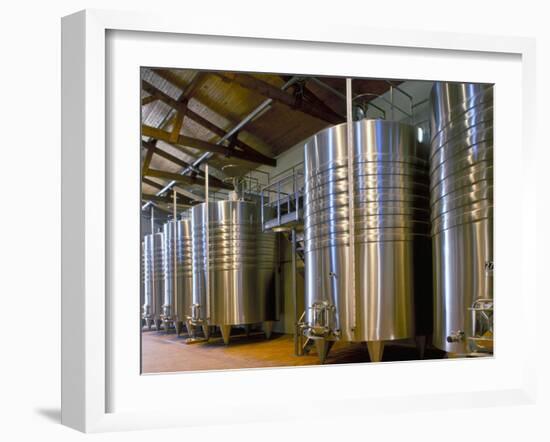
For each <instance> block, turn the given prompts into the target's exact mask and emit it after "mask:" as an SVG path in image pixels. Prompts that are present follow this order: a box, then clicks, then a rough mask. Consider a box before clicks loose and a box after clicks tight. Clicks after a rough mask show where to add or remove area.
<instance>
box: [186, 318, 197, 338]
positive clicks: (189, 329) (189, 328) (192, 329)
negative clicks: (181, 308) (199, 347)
mask: <svg viewBox="0 0 550 442" xmlns="http://www.w3.org/2000/svg"><path fill="white" fill-rule="evenodd" d="M185 327H186V328H187V334H188V335H189V337H190V338H194V337H195V327H193V325H192V324H191V321H185Z"/></svg>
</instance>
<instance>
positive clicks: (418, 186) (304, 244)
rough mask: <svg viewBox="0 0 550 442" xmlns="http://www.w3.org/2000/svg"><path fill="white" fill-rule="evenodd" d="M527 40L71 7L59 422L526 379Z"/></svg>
mask: <svg viewBox="0 0 550 442" xmlns="http://www.w3.org/2000/svg"><path fill="white" fill-rule="evenodd" d="M533 47H534V46H533V42H532V41H530V40H528V39H520V38H502V39H498V40H495V39H492V38H489V37H482V36H473V35H460V38H458V36H456V35H454V34H444V33H442V34H428V33H423V32H420V31H419V32H404V31H402V32H399V33H391V32H388V31H380V30H377V31H376V32H375V31H373V30H369V29H368V28H365V29H361V30H357V29H351V28H346V27H338V26H336V27H334V28H333V29H332V30H331V31H330V32H329V33H328V34H327V33H320V32H318V30H317V29H316V28H315V27H313V26H304V27H303V28H301V29H293V28H291V27H288V28H286V27H284V26H283V27H278V28H276V29H275V28H271V27H269V26H268V27H265V28H262V29H261V30H259V29H257V28H254V27H250V28H249V29H247V28H241V29H239V31H238V34H235V33H234V31H233V30H232V28H231V27H230V26H227V27H226V28H223V27H219V26H213V25H212V24H210V25H209V24H208V23H207V22H202V21H201V20H197V21H196V22H193V23H192V24H191V23H188V24H186V25H185V26H182V25H180V24H179V23H178V22H177V20H175V19H172V18H170V17H156V16H154V15H142V14H128V13H114V12H107V11H85V12H80V13H77V14H75V15H72V16H69V17H66V18H64V19H63V189H62V190H63V196H62V203H63V235H62V237H63V249H62V251H63V278H62V283H63V333H62V334H63V342H62V344H63V345H62V348H63V380H62V385H63V395H62V400H63V404H62V405H63V406H62V420H63V423H64V424H66V425H68V426H71V427H74V428H77V429H79V430H82V431H107V430H110V429H125V428H127V429H137V428H155V427H165V426H185V425H202V424H208V423H209V422H211V421H212V420H215V421H216V422H218V423H220V422H249V421H257V420H265V419H285V418H298V417H299V418H300V419H304V418H306V419H307V418H308V416H316V417H319V416H326V417H327V418H330V416H334V415H335V413H336V414H337V415H350V414H351V415H354V414H368V413H371V412H373V411H374V410H380V409H384V410H387V411H388V412H393V411H398V410H405V409H408V408H414V407H416V408H418V407H421V408H424V409H425V408H433V409H437V408H441V407H444V408H447V407H468V406H469V405H470V404H471V403H472V401H475V403H476V404H477V405H479V406H487V405H493V404H497V403H503V402H504V403H529V402H530V401H532V395H533V388H534V387H533V386H534V379H533V375H532V363H533V361H528V360H526V359H525V358H523V357H521V356H520V355H518V351H517V349H518V348H520V347H522V348H524V349H525V348H528V347H529V346H530V345H534V344H533V343H532V342H530V341H529V339H528V338H529V337H533V336H534V325H533V324H532V323H531V322H530V321H529V315H528V311H529V308H531V307H532V306H533V305H534V302H535V301H534V296H535V291H534V290H532V284H533V282H532V278H530V277H529V272H531V271H532V270H530V269H529V267H528V266H526V265H522V266H521V267H520V266H518V260H519V262H522V263H523V262H524V259H525V253H526V248H525V244H527V243H528V242H529V241H531V240H532V235H533V233H532V232H530V227H529V223H530V221H529V218H528V215H527V213H528V211H526V212H520V213H524V215H522V216H518V215H517V213H518V201H522V203H521V204H527V203H528V201H529V200H528V197H527V196H526V194H527V190H526V189H527V187H520V186H517V185H516V184H515V183H514V182H513V181H512V180H508V179H507V178H506V177H508V176H511V175H513V174H516V175H517V174H520V175H521V174H523V173H524V169H523V168H522V167H523V166H524V165H526V164H528V162H529V161H531V160H530V158H531V155H533V150H532V149H533V143H532V139H531V138H530V135H529V132H530V131H529V127H530V125H531V124H532V122H531V121H532V112H533V111H532V108H531V107H530V105H529V104H530V103H531V102H532V100H534V89H533V87H534V86H533V83H532V82H531V81H530V79H531V78H532V76H533V75H534V71H533V64H534V60H533V58H534V49H533ZM511 110H513V112H511ZM522 179H523V180H524V182H529V180H532V179H533V178H532V177H529V176H523V175H522ZM510 232H514V235H510ZM518 269H520V270H518ZM518 324H521V329H522V335H521V336H520V335H518V333H517V332H516V331H515V330H517V327H518ZM213 397H215V403H216V406H215V407H211V406H209V405H210V404H211V403H212V400H213ZM182 398H189V399H182ZM253 403H256V404H257V403H261V404H262V405H261V406H260V407H258V406H254V407H251V406H250V404H253ZM228 407H243V409H246V413H242V414H240V415H239V416H235V415H231V416H229V415H228V414H227V413H226V410H227V409H228ZM205 410H208V412H206V411H205Z"/></svg>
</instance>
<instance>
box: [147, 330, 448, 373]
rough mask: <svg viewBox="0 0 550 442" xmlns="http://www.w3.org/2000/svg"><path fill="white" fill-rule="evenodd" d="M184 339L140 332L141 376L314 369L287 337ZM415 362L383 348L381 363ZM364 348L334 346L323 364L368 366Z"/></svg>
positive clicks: (412, 354) (431, 355)
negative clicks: (267, 338)
mask: <svg viewBox="0 0 550 442" xmlns="http://www.w3.org/2000/svg"><path fill="white" fill-rule="evenodd" d="M185 340H186V335H185V334H183V335H182V336H180V337H176V334H175V333H174V331H171V332H170V333H169V334H165V333H164V332H163V331H161V332H156V331H154V330H153V331H143V332H142V372H143V373H166V372H176V371H193V370H224V369H238V368H259V367H288V366H300V365H317V364H319V359H318V357H317V354H316V352H315V348H314V347H313V349H312V350H311V352H310V354H309V355H306V356H300V357H296V356H294V352H293V348H294V346H293V338H292V336H291V335H282V334H275V333H274V334H273V336H272V337H271V339H269V340H266V339H265V336H264V334H263V333H261V332H259V333H252V334H250V336H246V335H245V334H244V333H243V332H241V330H239V329H234V330H233V331H232V335H231V342H230V343H229V345H227V346H226V345H224V343H223V341H222V338H221V336H220V335H219V334H215V335H214V336H213V337H211V339H210V341H209V342H201V343H195V344H186V343H185ZM442 356H443V354H442V353H441V352H437V351H435V350H430V349H427V350H426V354H425V358H427V359H436V358H437V359H439V358H441V357H442ZM415 359H418V351H417V350H416V348H414V347H412V346H403V345H386V347H385V350H384V357H383V361H407V360H415ZM369 361H370V360H369V355H368V352H367V348H366V345H365V344H357V343H353V344H350V343H343V342H337V343H336V344H335V345H334V346H333V347H332V350H331V351H330V353H329V355H328V357H327V360H326V362H325V364H348V363H354V362H369Z"/></svg>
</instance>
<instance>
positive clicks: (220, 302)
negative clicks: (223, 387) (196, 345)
mask: <svg viewBox="0 0 550 442" xmlns="http://www.w3.org/2000/svg"><path fill="white" fill-rule="evenodd" d="M206 207H207V205H206V203H203V204H199V205H197V206H194V207H193V208H192V209H191V217H192V223H193V302H194V304H196V305H199V306H200V317H201V319H202V320H207V322H208V324H209V325H239V324H252V323H257V322H262V321H273V320H275V319H276V318H277V312H276V299H275V260H276V242H275V234H273V233H267V232H266V233H262V231H261V222H260V213H259V207H258V205H257V204H255V203H253V202H248V201H216V202H210V203H208V220H209V257H208V258H209V259H208V261H209V267H208V274H209V285H210V286H209V291H210V296H209V297H207V296H206V275H207V272H206V270H207V267H206V265H207V263H206V253H205V251H206V234H207V225H206ZM222 332H223V330H222Z"/></svg>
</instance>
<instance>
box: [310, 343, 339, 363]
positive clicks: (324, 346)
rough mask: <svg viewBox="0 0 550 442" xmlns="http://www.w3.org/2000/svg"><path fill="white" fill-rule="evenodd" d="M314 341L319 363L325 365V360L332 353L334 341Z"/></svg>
mask: <svg viewBox="0 0 550 442" xmlns="http://www.w3.org/2000/svg"><path fill="white" fill-rule="evenodd" d="M313 341H315V348H316V349H317V355H318V356H319V362H321V364H324V363H325V360H326V359H327V356H328V353H329V352H330V349H331V348H332V346H333V344H334V341H328V340H326V339H314V340H313Z"/></svg>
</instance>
